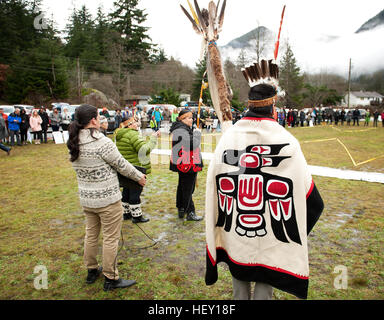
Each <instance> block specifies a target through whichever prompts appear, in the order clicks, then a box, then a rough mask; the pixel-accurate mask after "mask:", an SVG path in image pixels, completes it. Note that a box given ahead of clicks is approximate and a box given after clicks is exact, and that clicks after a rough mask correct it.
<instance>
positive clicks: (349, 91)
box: [348, 59, 352, 109]
mask: <svg viewBox="0 0 384 320" xmlns="http://www.w3.org/2000/svg"><path fill="white" fill-rule="evenodd" d="M351 70H352V59H349V75H348V109H349V108H350V102H351Z"/></svg>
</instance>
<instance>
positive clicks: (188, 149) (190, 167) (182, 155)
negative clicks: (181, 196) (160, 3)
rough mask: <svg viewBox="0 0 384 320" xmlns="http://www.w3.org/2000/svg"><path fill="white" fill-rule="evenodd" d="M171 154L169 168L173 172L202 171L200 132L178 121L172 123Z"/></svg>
mask: <svg viewBox="0 0 384 320" xmlns="http://www.w3.org/2000/svg"><path fill="white" fill-rule="evenodd" d="M170 133H171V134H172V156H171V163H170V167H169V169H170V170H171V171H174V172H182V173H196V172H199V171H202V168H203V159H202V155H201V150H200V144H201V133H200V132H199V131H195V132H193V129H192V128H190V127H188V126H187V125H186V124H184V123H183V122H180V121H176V122H174V123H173V124H172V126H171V129H170Z"/></svg>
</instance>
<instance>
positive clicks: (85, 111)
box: [67, 104, 97, 162]
mask: <svg viewBox="0 0 384 320" xmlns="http://www.w3.org/2000/svg"><path fill="white" fill-rule="evenodd" d="M96 118H97V109H96V108H95V107H94V106H90V105H87V104H83V105H81V106H80V107H78V108H77V109H76V112H75V120H74V121H73V122H72V123H71V124H70V126H69V128H68V133H69V138H68V141H67V147H68V149H69V154H70V155H71V158H70V161H71V162H74V161H76V160H77V159H78V158H79V154H80V146H79V134H80V130H82V129H84V128H85V127H86V126H87V125H88V124H89V122H90V121H91V120H92V119H96Z"/></svg>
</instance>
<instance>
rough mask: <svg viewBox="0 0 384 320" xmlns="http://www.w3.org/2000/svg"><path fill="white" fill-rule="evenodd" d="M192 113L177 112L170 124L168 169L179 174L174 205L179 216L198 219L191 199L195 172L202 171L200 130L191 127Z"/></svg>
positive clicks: (199, 218) (185, 110)
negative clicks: (170, 140)
mask: <svg viewBox="0 0 384 320" xmlns="http://www.w3.org/2000/svg"><path fill="white" fill-rule="evenodd" d="M192 125H193V114H192V111H190V110H189V109H184V110H182V111H181V112H180V113H179V116H178V118H177V121H176V122H174V123H173V124H172V126H171V129H170V133H171V135H172V156H171V163H170V170H171V171H174V172H177V173H178V174H179V183H178V186H177V195H176V207H177V209H178V213H179V218H180V219H183V218H184V216H185V214H186V215H187V220H188V221H200V220H202V219H203V218H202V217H198V216H196V213H195V204H194V202H193V199H192V195H193V192H194V191H195V185H196V179H197V173H198V172H200V171H202V168H203V159H202V156H201V151H200V143H201V131H200V129H195V130H193V129H192Z"/></svg>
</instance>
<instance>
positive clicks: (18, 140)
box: [9, 130, 21, 146]
mask: <svg viewBox="0 0 384 320" xmlns="http://www.w3.org/2000/svg"><path fill="white" fill-rule="evenodd" d="M15 135H16V140H17V145H18V146H21V142H20V131H19V130H9V136H10V137H11V146H14V145H15Z"/></svg>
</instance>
